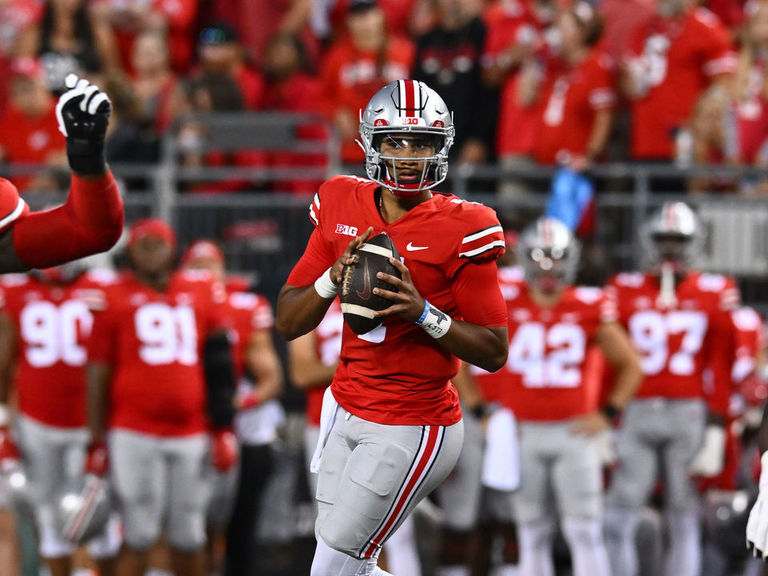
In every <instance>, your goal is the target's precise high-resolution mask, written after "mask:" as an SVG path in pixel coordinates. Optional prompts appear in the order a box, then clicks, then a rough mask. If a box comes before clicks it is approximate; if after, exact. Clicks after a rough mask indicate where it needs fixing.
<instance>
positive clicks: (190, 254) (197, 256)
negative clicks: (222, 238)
mask: <svg viewBox="0 0 768 576" xmlns="http://www.w3.org/2000/svg"><path fill="white" fill-rule="evenodd" d="M201 259H204V260H214V261H216V262H224V254H223V253H222V252H221V248H219V247H218V246H217V245H216V244H215V243H214V242H211V241H210V240H198V241H197V242H193V243H192V244H191V245H190V246H189V248H187V249H186V251H185V252H184V256H182V257H181V266H182V268H183V267H185V266H188V265H189V263H190V262H193V261H195V260H201Z"/></svg>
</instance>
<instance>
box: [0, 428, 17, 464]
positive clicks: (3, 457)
mask: <svg viewBox="0 0 768 576" xmlns="http://www.w3.org/2000/svg"><path fill="white" fill-rule="evenodd" d="M19 460H21V454H20V453H19V447H18V446H17V445H16V442H14V441H13V438H11V431H10V430H9V429H8V426H0V469H2V470H5V469H7V468H8V467H10V466H13V465H14V464H15V463H17V462H18V461H19Z"/></svg>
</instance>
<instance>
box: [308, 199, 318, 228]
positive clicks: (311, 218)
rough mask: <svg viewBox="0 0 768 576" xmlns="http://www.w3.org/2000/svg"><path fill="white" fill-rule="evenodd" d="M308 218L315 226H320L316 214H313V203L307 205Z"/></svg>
mask: <svg viewBox="0 0 768 576" xmlns="http://www.w3.org/2000/svg"><path fill="white" fill-rule="evenodd" d="M309 219H310V220H312V222H314V224H315V226H320V222H319V221H318V220H317V214H315V207H314V205H312V204H310V205H309Z"/></svg>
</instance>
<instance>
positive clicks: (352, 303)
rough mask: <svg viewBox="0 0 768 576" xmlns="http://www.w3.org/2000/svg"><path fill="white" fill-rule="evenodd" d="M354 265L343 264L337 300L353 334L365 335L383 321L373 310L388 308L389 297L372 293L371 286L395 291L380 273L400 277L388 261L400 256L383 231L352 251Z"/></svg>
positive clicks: (389, 304) (390, 302) (389, 303)
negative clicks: (380, 277)
mask: <svg viewBox="0 0 768 576" xmlns="http://www.w3.org/2000/svg"><path fill="white" fill-rule="evenodd" d="M354 255H355V256H357V259H356V262H355V263H354V264H351V265H348V266H344V269H343V271H342V275H341V289H340V291H339V300H340V301H341V311H342V313H343V314H344V321H345V322H346V323H347V324H348V325H349V327H350V328H351V329H352V331H353V332H355V334H365V333H367V332H370V331H371V330H373V329H374V328H377V327H378V326H379V325H380V324H381V322H382V320H381V319H380V318H375V317H374V313H375V312H378V311H380V310H384V309H386V308H389V307H390V306H391V305H392V301H391V300H387V299H386V298H382V297H381V296H377V295H376V294H374V293H373V289H374V288H381V289H382V290H389V291H391V292H397V288H395V287H394V286H392V285H391V284H389V283H387V282H384V281H383V280H380V279H379V278H378V277H377V274H378V273H379V272H384V273H386V274H390V275H392V276H396V277H397V278H400V271H399V270H398V269H397V268H395V267H394V266H393V265H392V264H391V263H390V262H389V259H390V258H395V259H399V258H400V255H399V254H398V252H397V248H395V245H394V243H393V242H392V239H391V238H390V237H389V236H387V235H386V234H383V233H382V234H378V235H377V236H373V237H372V238H370V239H369V240H368V241H367V242H366V243H364V244H362V245H360V246H359V247H358V248H357V250H355V252H354Z"/></svg>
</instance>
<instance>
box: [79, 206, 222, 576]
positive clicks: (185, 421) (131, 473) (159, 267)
mask: <svg viewBox="0 0 768 576" xmlns="http://www.w3.org/2000/svg"><path fill="white" fill-rule="evenodd" d="M175 248H176V237H175V234H174V232H173V230H172V229H171V227H170V226H169V225H168V224H166V223H165V222H163V221H162V220H158V219H152V218H150V219H145V220H141V221H139V222H137V223H136V224H134V225H133V226H132V228H131V231H130V234H129V238H128V254H129V260H130V264H131V270H130V271H128V272H126V273H125V274H124V275H123V276H122V277H121V278H120V279H119V280H118V281H116V282H115V283H113V284H112V285H110V286H108V287H107V290H106V301H105V305H104V309H103V310H101V311H100V312H98V313H97V314H95V317H94V325H93V333H92V337H91V341H90V343H89V348H88V353H89V355H88V369H87V370H88V371H87V377H88V420H89V426H90V431H91V444H90V445H89V447H88V459H87V462H86V467H87V470H88V471H89V472H92V473H94V474H99V475H102V476H103V475H105V474H106V472H107V469H108V467H109V469H110V472H111V478H110V480H111V481H112V486H113V489H114V492H115V495H116V497H117V499H118V501H119V503H120V507H121V510H122V515H123V527H124V540H125V545H124V547H123V551H122V553H121V555H120V558H119V562H118V566H119V570H120V574H121V575H123V576H143V575H144V571H145V570H146V568H147V562H148V552H149V550H150V548H151V547H152V546H153V545H154V544H155V543H156V542H157V540H158V538H159V537H160V532H161V529H162V528H164V530H165V531H164V535H165V538H166V540H167V542H168V544H169V546H170V549H171V566H172V568H173V571H174V573H175V574H176V575H177V576H181V575H183V576H202V575H203V574H204V561H205V556H204V545H205V512H206V507H207V504H208V499H209V496H210V489H211V480H212V474H211V469H210V466H209V463H208V460H209V459H208V458H207V455H208V453H209V451H210V460H212V463H213V466H214V467H215V468H216V469H218V470H219V471H226V470H229V469H231V468H232V467H233V466H234V465H235V463H236V460H237V441H236V439H235V437H234V434H233V433H232V431H231V425H232V417H233V412H234V405H233V399H232V391H233V389H234V373H233V367H232V359H231V354H230V344H229V337H228V330H229V324H228V320H227V316H226V311H225V309H224V301H225V292H224V287H223V286H222V285H221V284H220V283H218V282H215V281H214V280H213V279H212V277H211V275H210V274H208V273H205V272H200V271H181V272H176V273H175V272H173V271H172V263H173V257H174V252H175ZM209 424H210V425H211V426H212V427H213V432H212V433H211V437H210V439H209V435H208V426H209ZM107 429H108V430H109V438H108V442H109V450H108V451H107V444H106V441H107V435H106V432H107Z"/></svg>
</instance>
